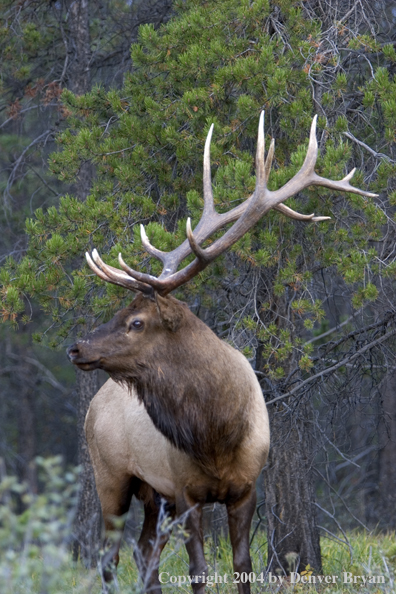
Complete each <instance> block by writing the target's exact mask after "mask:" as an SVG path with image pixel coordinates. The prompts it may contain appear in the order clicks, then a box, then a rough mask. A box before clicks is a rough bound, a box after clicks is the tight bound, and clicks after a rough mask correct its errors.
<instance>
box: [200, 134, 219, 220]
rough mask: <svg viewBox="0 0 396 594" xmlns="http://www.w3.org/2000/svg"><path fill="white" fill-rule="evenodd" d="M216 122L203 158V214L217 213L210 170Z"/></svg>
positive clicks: (208, 138)
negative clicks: (211, 145)
mask: <svg viewBox="0 0 396 594" xmlns="http://www.w3.org/2000/svg"><path fill="white" fill-rule="evenodd" d="M213 128H214V124H211V126H210V128H209V132H208V135H207V137H206V141H205V149H204V159H203V194H204V209H203V216H206V215H209V214H216V213H215V207H214V199H213V188H212V174H211V171H210V143H211V142H212V134H213Z"/></svg>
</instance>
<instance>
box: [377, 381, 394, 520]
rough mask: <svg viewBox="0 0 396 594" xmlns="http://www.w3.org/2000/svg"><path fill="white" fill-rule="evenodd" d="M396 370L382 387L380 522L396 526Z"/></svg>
mask: <svg viewBox="0 0 396 594" xmlns="http://www.w3.org/2000/svg"><path fill="white" fill-rule="evenodd" d="M395 394H396V372H394V371H391V372H389V373H388V375H387V377H386V378H385V380H384V382H383V384H382V389H381V397H382V409H383V414H384V422H383V423H382V424H381V425H380V427H381V434H380V436H379V442H380V447H381V446H382V447H381V449H380V452H379V504H380V505H379V509H380V517H379V523H380V525H382V526H383V527H384V528H386V529H388V530H389V529H390V528H392V529H394V528H396V397H395Z"/></svg>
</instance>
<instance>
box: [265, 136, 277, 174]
mask: <svg viewBox="0 0 396 594" xmlns="http://www.w3.org/2000/svg"><path fill="white" fill-rule="evenodd" d="M274 153H275V138H273V139H272V140H271V144H270V147H269V150H268V154H267V158H266V160H265V166H264V169H265V183H266V184H267V183H268V178H269V175H270V173H271V167H272V160H273V158H274Z"/></svg>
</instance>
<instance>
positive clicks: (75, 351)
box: [66, 344, 80, 358]
mask: <svg viewBox="0 0 396 594" xmlns="http://www.w3.org/2000/svg"><path fill="white" fill-rule="evenodd" d="M66 353H67V356H68V357H69V358H72V357H77V355H79V353H80V349H79V348H78V346H77V345H75V344H73V345H72V346H70V347H69V348H68V349H67V351H66Z"/></svg>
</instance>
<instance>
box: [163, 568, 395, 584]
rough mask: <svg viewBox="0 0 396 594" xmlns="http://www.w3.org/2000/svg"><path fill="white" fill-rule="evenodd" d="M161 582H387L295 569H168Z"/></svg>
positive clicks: (346, 573)
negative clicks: (174, 572) (186, 571)
mask: <svg viewBox="0 0 396 594" xmlns="http://www.w3.org/2000/svg"><path fill="white" fill-rule="evenodd" d="M159 580H160V582H161V584H169V585H172V586H179V587H181V586H185V585H187V584H190V585H191V584H196V583H199V584H206V585H207V586H214V585H215V584H246V583H248V582H249V583H250V584H254V583H256V582H258V583H261V584H264V583H267V584H268V583H269V584H278V585H281V584H283V583H290V584H324V585H326V584H328V585H330V584H337V583H338V584H339V583H341V584H359V585H361V586H363V585H365V584H385V576H383V575H354V574H353V573H351V572H350V571H342V572H340V574H339V575H313V574H312V573H311V572H309V573H308V572H304V573H301V574H300V573H297V572H295V571H293V572H292V573H291V574H290V576H288V577H287V578H286V577H285V576H281V575H276V574H273V573H271V572H269V573H268V574H265V573H257V574H256V573H254V572H253V571H252V572H250V573H238V572H234V573H230V574H228V573H223V574H220V573H217V572H215V573H214V574H212V575H194V576H190V575H172V574H170V573H169V572H168V571H162V572H161V573H160V574H159Z"/></svg>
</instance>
